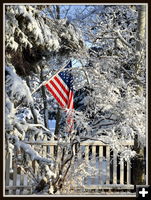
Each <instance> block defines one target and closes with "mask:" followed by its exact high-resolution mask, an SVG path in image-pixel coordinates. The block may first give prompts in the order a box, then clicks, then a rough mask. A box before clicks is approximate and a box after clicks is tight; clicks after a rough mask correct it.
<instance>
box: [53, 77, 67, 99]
mask: <svg viewBox="0 0 151 200" xmlns="http://www.w3.org/2000/svg"><path fill="white" fill-rule="evenodd" d="M54 79H55V80H56V81H57V83H58V84H59V85H60V87H61V88H62V89H63V91H64V92H65V93H66V95H67V96H69V91H68V90H67V89H66V88H65V86H64V85H63V84H62V83H61V81H60V80H59V78H58V77H56V76H55V77H54Z"/></svg>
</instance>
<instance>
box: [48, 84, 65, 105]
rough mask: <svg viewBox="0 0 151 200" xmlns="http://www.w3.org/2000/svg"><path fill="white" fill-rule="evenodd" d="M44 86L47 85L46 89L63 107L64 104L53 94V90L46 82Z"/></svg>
mask: <svg viewBox="0 0 151 200" xmlns="http://www.w3.org/2000/svg"><path fill="white" fill-rule="evenodd" d="M45 86H46V87H47V89H48V90H49V92H51V94H52V95H53V96H54V98H55V99H56V100H57V101H58V103H59V104H60V105H61V107H65V105H64V104H63V103H62V102H61V101H60V99H59V98H58V96H57V95H56V94H55V92H54V91H53V90H52V89H51V88H50V86H49V85H48V84H46V85H45Z"/></svg>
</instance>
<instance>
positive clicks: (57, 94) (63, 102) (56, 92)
mask: <svg viewBox="0 0 151 200" xmlns="http://www.w3.org/2000/svg"><path fill="white" fill-rule="evenodd" d="M47 84H48V85H49V87H50V88H51V89H52V90H53V91H54V92H55V94H56V96H57V97H58V98H59V99H60V101H61V102H62V104H63V105H64V106H66V105H67V104H66V102H65V101H64V100H63V99H62V97H61V96H60V94H59V93H58V91H57V90H56V89H55V88H54V87H53V86H52V85H51V83H50V82H48V83H47Z"/></svg>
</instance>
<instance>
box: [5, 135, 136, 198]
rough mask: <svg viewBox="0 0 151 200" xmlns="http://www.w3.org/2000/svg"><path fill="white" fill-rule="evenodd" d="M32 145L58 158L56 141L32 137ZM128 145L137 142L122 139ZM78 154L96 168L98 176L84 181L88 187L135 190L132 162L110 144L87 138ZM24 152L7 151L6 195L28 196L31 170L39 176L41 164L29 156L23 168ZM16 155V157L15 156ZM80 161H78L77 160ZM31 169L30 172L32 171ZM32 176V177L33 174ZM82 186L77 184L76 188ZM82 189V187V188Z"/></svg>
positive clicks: (30, 185)
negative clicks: (120, 154) (132, 177)
mask: <svg viewBox="0 0 151 200" xmlns="http://www.w3.org/2000/svg"><path fill="white" fill-rule="evenodd" d="M27 143H28V144H30V145H32V146H33V147H34V148H35V150H36V151H37V150H38V151H39V152H38V153H39V154H40V155H43V157H47V156H48V155H49V157H50V156H52V157H54V158H55V159H57V154H56V152H57V141H55V140H51V141H50V140H47V138H46V137H45V138H44V139H43V140H41V139H37V140H36V141H35V140H33V139H32V138H30V140H29V141H28V142H27ZM123 144H124V145H125V146H130V145H131V146H133V145H134V141H123ZM80 147H81V148H80V152H79V153H78V157H79V158H81V159H82V160H85V162H87V163H91V165H92V160H93V167H95V168H96V169H97V174H95V176H94V175H93V176H88V177H86V178H85V179H84V180H83V183H84V184H83V186H84V189H85V190H104V189H122V190H125V189H126V190H133V189H134V186H133V185H132V184H131V163H130V162H128V161H127V162H126V161H125V160H124V159H123V158H120V157H119V156H117V155H116V153H115V152H113V151H111V149H110V147H109V146H108V145H106V144H104V143H102V142H100V141H84V142H81V144H80ZM23 156H25V154H24V153H23V152H18V151H15V150H14V151H12V152H6V157H5V159H6V160H5V194H6V195H23V194H24V195H28V194H32V192H33V191H32V188H33V186H32V182H31V177H30V173H32V175H33V174H34V175H33V176H35V177H36V176H37V175H38V167H39V165H38V163H37V161H32V160H31V159H30V157H29V156H28V166H27V167H25V168H22V167H21V164H20V163H19V162H22V160H23ZM16 158H17V159H16ZM75 164H77V163H75ZM29 172H30V173H29ZM32 178H33V177H32ZM80 189H81V188H80V187H79V188H78V187H77V188H75V187H74V191H79V190H80ZM82 190H83V189H82Z"/></svg>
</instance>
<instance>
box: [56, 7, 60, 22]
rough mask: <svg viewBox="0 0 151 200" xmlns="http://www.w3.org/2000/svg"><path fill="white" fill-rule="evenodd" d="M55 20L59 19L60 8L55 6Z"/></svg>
mask: <svg viewBox="0 0 151 200" xmlns="http://www.w3.org/2000/svg"><path fill="white" fill-rule="evenodd" d="M56 19H60V6H58V5H56Z"/></svg>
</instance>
